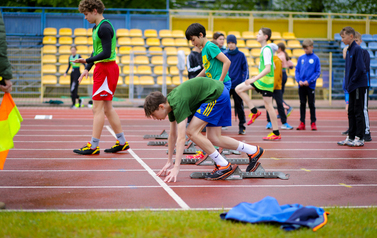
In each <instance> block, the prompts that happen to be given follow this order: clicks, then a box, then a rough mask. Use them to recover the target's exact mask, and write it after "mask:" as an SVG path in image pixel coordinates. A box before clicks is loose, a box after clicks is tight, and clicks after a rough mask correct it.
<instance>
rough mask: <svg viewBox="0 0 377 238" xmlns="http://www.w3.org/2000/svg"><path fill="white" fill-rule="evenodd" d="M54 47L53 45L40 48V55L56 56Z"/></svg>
mask: <svg viewBox="0 0 377 238" xmlns="http://www.w3.org/2000/svg"><path fill="white" fill-rule="evenodd" d="M56 52H57V50H56V46H54V45H45V46H43V48H42V53H43V54H56Z"/></svg>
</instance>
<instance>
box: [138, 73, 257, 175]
mask: <svg viewBox="0 0 377 238" xmlns="http://www.w3.org/2000/svg"><path fill="white" fill-rule="evenodd" d="M144 111H145V115H146V116H147V117H151V118H153V119H155V120H164V119H165V118H166V116H169V121H170V132H169V139H168V147H169V149H168V161H167V163H166V164H165V166H164V167H163V168H162V170H161V171H160V172H159V173H157V175H158V176H161V175H167V177H166V178H165V182H171V181H174V182H176V180H177V175H178V173H179V170H180V164H181V159H182V156H183V150H184V146H185V141H186V134H187V136H188V137H189V138H190V139H191V140H192V141H193V142H194V143H195V144H196V145H197V146H199V147H200V148H201V149H202V150H203V151H204V152H206V153H207V154H208V155H209V157H210V158H212V159H213V160H214V161H215V169H214V170H213V172H212V173H211V174H209V175H208V176H207V177H206V179H207V180H220V179H226V178H227V177H229V176H230V175H231V174H232V173H233V172H234V171H235V170H236V168H237V167H238V166H237V165H231V163H229V162H228V161H227V160H225V159H224V158H223V157H222V156H221V155H220V153H219V152H218V151H217V150H216V149H215V147H214V146H219V147H222V148H227V149H231V150H237V151H240V152H245V153H246V154H247V155H248V157H249V165H248V167H247V169H246V171H247V172H249V171H254V170H255V169H256V167H258V166H257V162H258V160H259V158H260V157H261V156H262V154H263V153H264V150H263V149H262V148H260V147H259V146H253V145H249V144H245V143H243V142H240V141H237V140H235V139H233V138H230V137H227V136H222V135H221V127H223V126H231V124H232V121H231V115H232V114H231V104H230V97H229V91H228V90H227V89H226V88H225V87H224V84H223V83H222V82H219V81H217V80H213V79H210V78H205V77H196V78H193V79H190V80H188V81H186V82H184V83H183V84H181V85H180V86H178V87H176V88H175V89H173V90H172V91H171V92H170V93H169V94H168V95H167V97H165V96H164V95H163V94H162V93H161V92H159V91H157V92H152V93H150V94H149V95H148V96H147V97H146V99H145V102H144ZM190 116H193V117H192V120H191V121H190V123H189V125H188V126H187V128H186V124H187V118H188V117H190ZM205 126H207V137H205V136H204V135H203V134H202V133H201V131H202V129H203V128H204V127H205ZM175 145H176V156H175V164H174V165H173V152H174V146H175Z"/></svg>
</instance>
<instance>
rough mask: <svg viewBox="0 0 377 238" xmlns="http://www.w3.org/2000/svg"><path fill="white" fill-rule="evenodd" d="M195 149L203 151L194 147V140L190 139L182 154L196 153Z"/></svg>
mask: <svg viewBox="0 0 377 238" xmlns="http://www.w3.org/2000/svg"><path fill="white" fill-rule="evenodd" d="M197 151H203V150H202V149H198V148H196V147H195V144H194V142H192V141H191V142H190V143H189V146H187V148H186V149H184V150H183V154H196V153H197ZM168 153H169V151H168V150H167V151H166V154H168ZM175 153H176V150H175V149H174V154H175ZM181 164H182V163H181Z"/></svg>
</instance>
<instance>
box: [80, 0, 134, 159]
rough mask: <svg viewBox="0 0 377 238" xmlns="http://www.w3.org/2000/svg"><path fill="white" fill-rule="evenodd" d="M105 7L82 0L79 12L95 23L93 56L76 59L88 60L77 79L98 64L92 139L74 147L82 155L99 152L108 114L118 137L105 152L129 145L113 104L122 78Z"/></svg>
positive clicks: (84, 75) (91, 1)
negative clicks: (82, 145) (120, 77)
mask: <svg viewBox="0 0 377 238" xmlns="http://www.w3.org/2000/svg"><path fill="white" fill-rule="evenodd" d="M104 10H105V6H104V5H103V3H102V2H101V0H82V1H81V2H80V5H79V11H80V12H81V13H83V14H84V15H85V19H86V20H87V21H88V22H89V23H95V24H96V25H95V26H94V27H93V35H92V38H93V53H92V55H91V57H90V58H88V59H84V58H80V59H76V60H74V61H73V62H74V63H88V64H87V66H86V68H85V70H84V72H83V73H82V74H81V76H80V78H79V79H78V81H79V83H80V82H81V80H82V79H83V77H88V72H89V70H90V69H91V68H92V66H93V65H94V64H96V67H95V69H94V73H93V95H92V99H93V108H92V110H93V132H92V139H91V141H90V142H88V143H87V145H86V146H84V147H82V148H80V149H75V150H73V152H75V153H77V154H81V155H96V154H99V153H100V150H99V146H98V144H99V140H100V137H101V133H102V129H103V126H104V123H105V116H106V117H107V119H108V121H109V123H110V125H111V127H112V129H113V130H114V133H115V134H116V137H117V141H116V143H115V145H114V146H113V147H111V148H109V149H105V152H106V153H116V152H118V151H124V150H128V149H129V148H130V146H129V145H128V142H127V141H126V138H125V137H124V133H123V131H122V125H121V124H120V119H119V116H118V114H117V113H116V111H115V110H114V108H113V105H112V99H113V95H114V93H115V89H116V86H117V83H118V78H119V67H118V65H117V64H116V62H115V60H116V54H115V48H116V35H115V30H114V27H113V26H112V24H111V23H110V22H109V20H107V19H104V17H103V11H104Z"/></svg>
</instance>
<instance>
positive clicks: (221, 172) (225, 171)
mask: <svg viewBox="0 0 377 238" xmlns="http://www.w3.org/2000/svg"><path fill="white" fill-rule="evenodd" d="M215 167H216V168H215V169H214V170H213V171H212V173H210V174H209V175H207V176H206V177H205V179H207V180H220V179H226V178H227V177H229V176H230V175H231V174H232V173H233V172H234V170H235V169H236V168H237V167H238V166H237V165H236V166H234V169H233V167H232V164H231V163H228V165H227V166H224V167H221V166H218V165H217V164H216V163H215Z"/></svg>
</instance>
